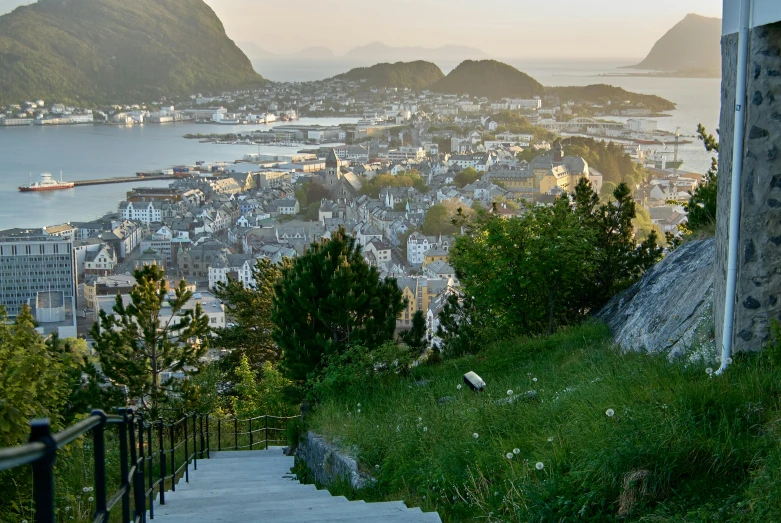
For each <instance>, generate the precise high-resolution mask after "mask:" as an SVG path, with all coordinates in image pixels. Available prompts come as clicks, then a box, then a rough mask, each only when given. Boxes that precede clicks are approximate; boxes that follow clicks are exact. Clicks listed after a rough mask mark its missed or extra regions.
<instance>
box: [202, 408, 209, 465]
mask: <svg viewBox="0 0 781 523" xmlns="http://www.w3.org/2000/svg"><path fill="white" fill-rule="evenodd" d="M207 428H208V426H207ZM204 441H205V440H204V434H203V414H201V459H203V444H204Z"/></svg>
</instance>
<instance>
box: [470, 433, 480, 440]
mask: <svg viewBox="0 0 781 523" xmlns="http://www.w3.org/2000/svg"><path fill="white" fill-rule="evenodd" d="M472 437H473V438H475V439H477V438H479V437H480V434H478V433H477V432H475V433H474V434H472Z"/></svg>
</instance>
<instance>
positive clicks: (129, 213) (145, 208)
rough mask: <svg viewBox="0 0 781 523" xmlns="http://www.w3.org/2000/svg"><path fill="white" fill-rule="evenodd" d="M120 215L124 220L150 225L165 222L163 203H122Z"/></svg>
mask: <svg viewBox="0 0 781 523" xmlns="http://www.w3.org/2000/svg"><path fill="white" fill-rule="evenodd" d="M119 213H120V214H121V215H122V219H123V220H128V221H135V222H141V223H145V224H147V225H149V224H150V223H154V222H162V221H163V204H162V203H161V202H122V203H120V204H119Z"/></svg>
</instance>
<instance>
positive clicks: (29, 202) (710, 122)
mask: <svg viewBox="0 0 781 523" xmlns="http://www.w3.org/2000/svg"><path fill="white" fill-rule="evenodd" d="M509 62H510V63H512V65H514V66H515V67H518V68H519V69H521V70H523V71H525V72H527V73H528V74H530V75H532V76H533V77H535V78H537V79H538V80H539V81H540V82H541V83H542V84H543V85H548V86H567V85H589V84H594V83H609V84H612V85H616V86H618V87H622V88H624V89H626V90H628V91H633V92H639V93H645V94H656V95H658V96H662V97H664V98H667V99H669V100H671V101H673V102H675V103H677V104H678V109H677V110H675V111H672V112H671V117H669V118H660V119H659V127H660V128H662V129H667V130H670V131H674V130H675V129H676V128H677V127H680V128H681V132H682V133H683V134H684V135H693V134H694V132H695V130H696V127H697V124H698V123H700V122H702V123H703V124H704V125H706V126H707V127H708V129H710V130H711V131H713V130H715V128H716V126H717V124H718V120H719V104H720V81H719V80H718V79H686V78H642V77H625V76H622V77H614V76H611V77H603V76H600V75H604V74H611V73H612V74H615V73H617V72H621V71H619V70H617V69H616V68H617V67H618V66H620V65H623V64H627V63H633V62H632V60H631V59H628V60H626V61H623V62H620V63H619V62H601V63H594V62H578V63H563V62H562V63H552V64H551V63H540V62H523V61H512V60H511V61H509ZM313 67H314V66H313ZM310 74H311V75H312V76H313V78H324V77H326V76H329V75H331V74H330V73H327V71H326V70H324V69H323V70H318V71H315V72H311V71H310ZM334 74H335V73H334ZM281 79H284V78H281ZM354 121H355V120H350V119H302V120H301V121H300V122H298V123H302V124H306V123H321V124H337V123H347V122H354ZM281 124H282V123H281V122H277V123H275V124H272V125H270V126H222V125H195V124H167V125H151V124H148V125H143V126H135V127H114V126H61V127H48V128H43V127H23V128H0V229H2V228H8V227H41V226H45V225H52V224H56V223H63V222H67V221H82V220H89V219H93V218H97V217H100V216H102V215H103V214H104V213H106V212H108V211H115V210H116V207H117V203H118V202H119V201H120V200H121V199H123V198H124V197H125V194H126V192H127V191H129V190H130V189H131V188H132V187H134V186H136V185H144V186H152V185H162V186H164V185H167V182H141V183H139V184H117V185H102V186H93V187H80V188H77V189H73V190H69V191H54V192H49V193H25V194H21V193H19V192H18V191H17V189H16V188H17V186H19V185H25V184H27V183H28V175H29V174H32V176H33V178H37V177H38V175H39V174H40V173H41V172H51V173H53V174H55V175H56V174H57V173H59V172H60V171H63V177H64V178H65V179H66V180H82V179H94V178H105V177H110V176H132V175H134V174H135V173H136V172H138V171H148V170H155V169H162V168H168V167H171V166H173V165H177V164H193V163H195V162H196V161H198V160H204V161H206V162H213V161H232V160H236V159H239V158H241V157H243V156H244V154H247V153H252V152H258V148H257V147H256V146H238V145H215V144H201V143H198V141H197V140H185V139H183V138H182V136H183V135H184V134H186V133H198V132H200V133H209V132H223V133H227V132H242V131H244V132H246V131H249V130H254V129H256V128H262V127H273V126H275V125H281ZM296 151H297V148H286V147H262V148H261V152H264V153H276V154H280V153H291V152H296ZM681 158H682V159H683V160H684V161H685V162H686V163H685V165H684V169H686V170H690V171H693V172H699V173H703V172H705V171H706V170H707V169H708V167H709V166H710V154H708V153H706V152H705V151H704V149H703V148H702V146H701V144H699V143H696V142H695V143H694V144H691V145H685V146H682V147H681Z"/></svg>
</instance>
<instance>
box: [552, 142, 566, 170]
mask: <svg viewBox="0 0 781 523" xmlns="http://www.w3.org/2000/svg"><path fill="white" fill-rule="evenodd" d="M563 161H564V146H563V145H562V144H561V142H558V143H557V144H556V145H554V146H553V165H561V163H562V162H563Z"/></svg>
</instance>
